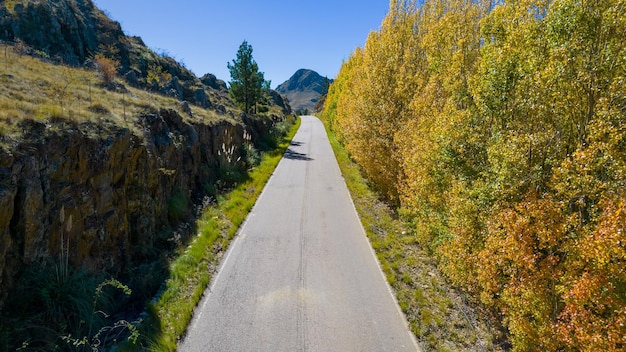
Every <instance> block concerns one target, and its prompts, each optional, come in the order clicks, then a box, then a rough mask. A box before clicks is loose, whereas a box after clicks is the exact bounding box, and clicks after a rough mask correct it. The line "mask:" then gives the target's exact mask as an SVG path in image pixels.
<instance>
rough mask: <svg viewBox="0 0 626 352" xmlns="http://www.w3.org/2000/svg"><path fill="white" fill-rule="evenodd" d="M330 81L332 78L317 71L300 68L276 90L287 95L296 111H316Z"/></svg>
mask: <svg viewBox="0 0 626 352" xmlns="http://www.w3.org/2000/svg"><path fill="white" fill-rule="evenodd" d="M330 83H332V80H329V79H328V78H327V77H322V76H320V75H319V74H318V73H317V72H315V71H312V70H307V69H300V70H298V71H296V73H294V74H293V76H291V78H289V79H288V80H287V81H285V82H283V83H282V84H281V85H279V86H278V87H277V88H276V91H277V92H278V93H280V94H284V95H285V96H286V97H287V99H288V100H289V104H290V105H291V107H292V109H293V110H294V111H304V110H308V111H314V110H315V105H316V103H317V102H318V101H319V99H320V97H321V96H322V95H324V94H326V92H327V91H328V86H329V85H330Z"/></svg>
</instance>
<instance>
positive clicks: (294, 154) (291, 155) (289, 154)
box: [284, 144, 313, 161]
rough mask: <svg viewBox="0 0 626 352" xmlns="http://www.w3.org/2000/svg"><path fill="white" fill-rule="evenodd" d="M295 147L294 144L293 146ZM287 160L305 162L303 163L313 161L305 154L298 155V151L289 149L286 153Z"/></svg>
mask: <svg viewBox="0 0 626 352" xmlns="http://www.w3.org/2000/svg"><path fill="white" fill-rule="evenodd" d="M292 145H294V144H292ZM284 158H285V159H290V160H303V161H311V160H313V159H312V158H310V157H308V156H307V155H306V154H303V153H298V152H296V151H294V150H293V149H291V148H287V150H286V151H285V156H284Z"/></svg>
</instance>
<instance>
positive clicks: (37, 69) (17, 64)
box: [0, 44, 228, 138]
mask: <svg viewBox="0 0 626 352" xmlns="http://www.w3.org/2000/svg"><path fill="white" fill-rule="evenodd" d="M19 52H20V50H19V48H16V47H15V46H11V45H6V44H0V135H4V136H5V137H12V138H17V137H19V135H20V134H21V133H22V131H21V128H20V127H19V123H20V122H21V121H23V120H27V119H31V120H38V121H42V122H46V121H48V122H50V121H54V120H57V119H67V120H71V121H74V122H78V123H84V122H91V123H105V124H111V123H113V124H117V125H120V126H126V127H128V128H131V129H133V128H134V126H136V123H135V120H136V118H137V116H138V115H139V114H141V113H154V112H156V111H158V110H159V109H161V108H164V109H174V110H177V111H178V112H179V113H180V115H181V116H185V117H186V118H187V114H186V113H184V112H183V109H182V108H181V102H180V101H178V100H176V99H173V98H169V97H165V96H162V95H159V94H154V93H150V92H147V91H144V90H140V89H135V88H131V87H128V86H126V90H127V91H126V92H122V90H120V89H118V90H117V91H111V90H107V89H106V88H105V87H104V86H103V84H102V78H101V77H100V76H99V74H98V72H97V71H95V70H90V69H85V68H74V67H69V66H64V65H55V64H51V63H49V62H46V61H44V60H41V59H39V58H35V57H32V56H28V55H20V54H19ZM190 107H191V110H192V115H193V120H199V121H205V122H210V121H216V120H218V119H225V118H226V117H225V116H228V115H218V113H217V112H215V111H213V110H206V109H203V108H200V107H196V106H193V105H190Z"/></svg>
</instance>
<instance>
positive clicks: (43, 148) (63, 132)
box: [0, 110, 273, 306]
mask: <svg viewBox="0 0 626 352" xmlns="http://www.w3.org/2000/svg"><path fill="white" fill-rule="evenodd" d="M272 123H273V122H272V120H270V119H267V118H252V117H248V116H245V115H242V116H241V117H239V118H237V119H231V118H224V119H223V120H220V121H216V122H211V123H204V122H198V121H192V120H190V119H187V118H185V119H184V118H183V117H181V115H180V114H179V113H178V112H176V111H174V110H161V111H160V112H158V113H155V114H143V115H141V116H139V118H138V123H137V126H134V128H132V129H129V128H126V127H121V126H118V125H113V124H110V125H106V124H101V125H94V124H93V123H88V122H85V123H75V122H72V121H68V120H57V121H45V122H39V121H33V120H25V121H23V122H21V126H20V127H22V129H23V130H24V135H23V137H22V138H20V139H19V140H11V141H9V140H8V139H7V138H6V137H4V136H0V139H4V140H3V142H4V143H3V144H2V145H4V147H2V148H1V149H0V209H1V211H0V306H1V305H2V302H3V301H4V299H5V298H6V295H7V292H8V290H9V289H10V288H11V287H12V285H13V284H14V279H15V277H16V274H17V273H18V272H19V271H20V269H21V268H23V267H25V266H28V265H31V264H35V263H45V262H46V261H47V260H49V259H50V258H58V255H59V254H60V253H61V252H62V251H64V250H65V249H68V248H69V251H68V253H69V261H70V263H71V264H73V265H74V266H75V267H83V268H85V269H87V270H88V271H105V272H107V273H110V274H112V275H116V274H118V273H121V272H124V271H127V270H128V269H129V268H131V267H132V266H134V265H138V264H140V263H142V262H145V261H147V260H151V259H153V257H154V256H155V255H158V253H159V251H161V250H162V249H163V248H164V247H168V246H171V243H170V242H171V241H173V240H175V239H174V238H172V236H174V235H173V233H174V232H173V231H172V229H175V228H176V226H177V225H178V224H179V222H180V221H181V220H184V219H186V218H187V217H188V215H190V212H191V211H192V210H191V209H192V206H191V205H190V204H193V203H194V200H195V202H196V203H198V202H200V201H201V199H202V197H203V196H205V195H206V194H207V192H206V191H207V189H210V188H211V186H212V183H214V182H216V181H217V180H218V178H219V176H220V174H219V170H220V168H224V167H227V166H236V165H235V164H236V163H237V162H238V161H237V160H239V158H240V150H241V146H242V145H243V144H244V143H246V142H249V143H255V142H258V141H259V140H260V138H261V137H262V136H264V135H266V134H267V133H268V131H269V129H270V127H271V125H272ZM225 164H228V165H225Z"/></svg>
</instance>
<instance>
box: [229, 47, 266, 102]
mask: <svg viewBox="0 0 626 352" xmlns="http://www.w3.org/2000/svg"><path fill="white" fill-rule="evenodd" d="M227 66H228V70H229V71H230V77H231V81H230V82H229V84H230V95H231V97H232V98H233V99H234V100H235V101H236V102H237V103H238V104H239V105H240V106H241V107H242V108H243V110H244V112H245V113H250V112H253V111H254V112H256V104H257V103H258V102H260V101H261V98H262V92H263V86H264V82H265V79H264V77H263V72H259V66H258V65H257V63H256V62H255V61H254V58H253V57H252V45H250V44H248V42H247V41H245V40H244V41H243V43H241V45H240V46H239V50H238V51H237V57H236V58H235V59H234V60H233V62H232V64H231V63H227Z"/></svg>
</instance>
